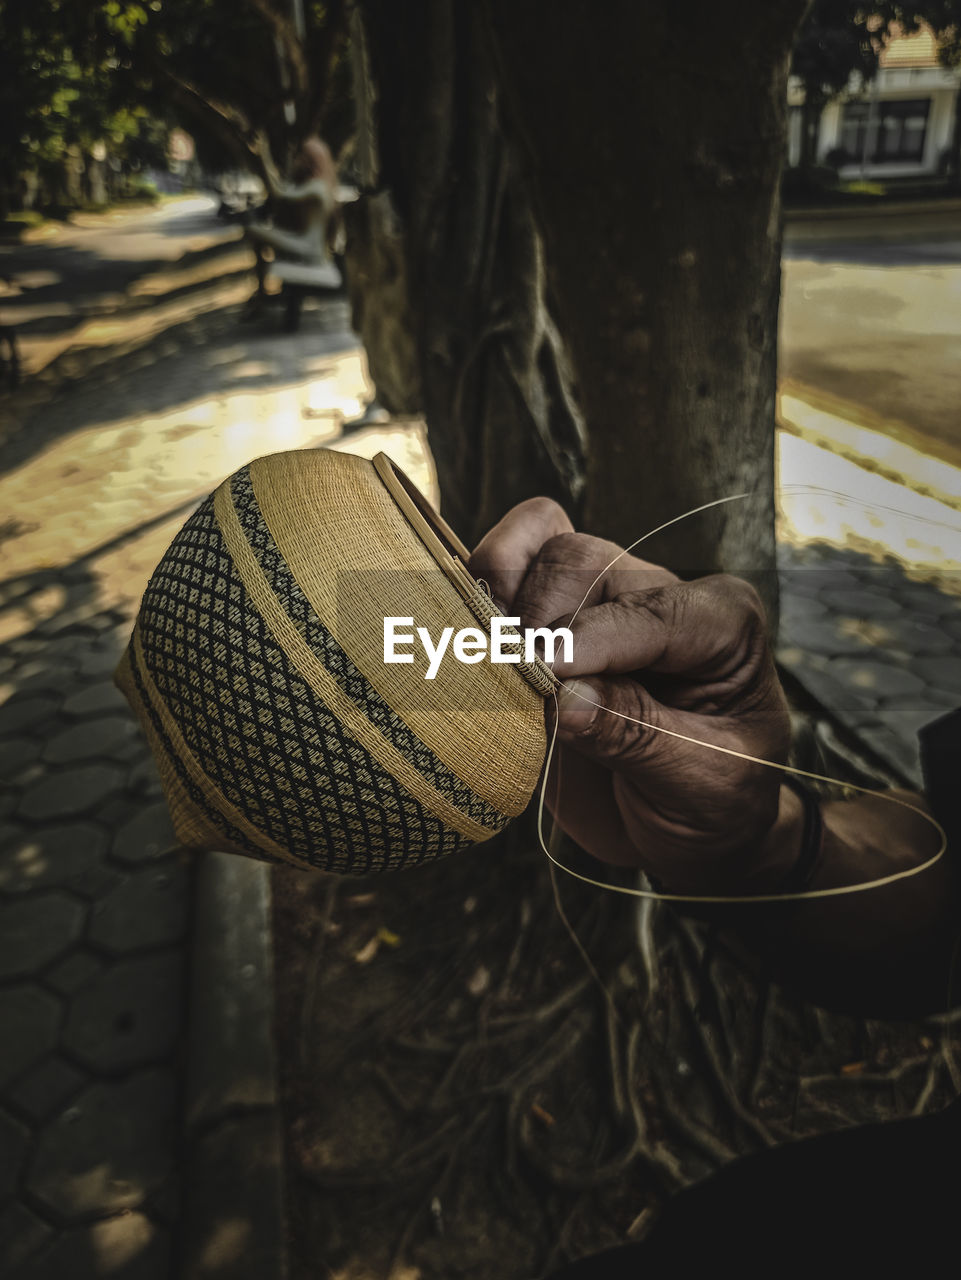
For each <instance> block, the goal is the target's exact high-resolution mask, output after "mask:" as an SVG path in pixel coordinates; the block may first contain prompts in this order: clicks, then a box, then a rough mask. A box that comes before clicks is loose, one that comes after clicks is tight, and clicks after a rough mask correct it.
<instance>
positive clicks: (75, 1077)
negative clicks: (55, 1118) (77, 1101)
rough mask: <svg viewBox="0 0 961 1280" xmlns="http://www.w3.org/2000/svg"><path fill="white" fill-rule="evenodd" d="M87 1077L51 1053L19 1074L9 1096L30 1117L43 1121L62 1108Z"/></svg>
mask: <svg viewBox="0 0 961 1280" xmlns="http://www.w3.org/2000/svg"><path fill="white" fill-rule="evenodd" d="M87 1079H88V1077H87V1076H86V1075H85V1074H84V1072H82V1071H78V1070H77V1068H76V1067H74V1066H71V1064H70V1063H69V1062H65V1061H64V1059H63V1058H61V1057H58V1056H57V1055H56V1054H51V1056H50V1057H49V1058H45V1059H44V1061H43V1062H41V1063H38V1064H37V1066H35V1067H32V1068H31V1069H30V1070H29V1071H28V1072H27V1073H26V1075H23V1076H21V1077H20V1079H19V1080H18V1081H17V1083H16V1084H15V1085H13V1086H12V1088H11V1089H10V1090H9V1094H8V1096H9V1098H10V1101H11V1102H12V1103H15V1104H16V1106H17V1107H18V1108H19V1109H20V1110H21V1111H24V1112H26V1114H27V1115H28V1116H30V1118H31V1119H32V1120H34V1121H40V1120H46V1119H47V1118H48V1117H49V1116H51V1115H53V1113H54V1112H55V1111H61V1110H62V1109H63V1108H64V1107H65V1106H66V1104H67V1103H68V1102H69V1101H70V1099H71V1098H72V1097H73V1095H74V1094H75V1093H77V1091H78V1090H79V1089H80V1087H81V1086H82V1085H83V1084H85V1083H86V1081H87Z"/></svg>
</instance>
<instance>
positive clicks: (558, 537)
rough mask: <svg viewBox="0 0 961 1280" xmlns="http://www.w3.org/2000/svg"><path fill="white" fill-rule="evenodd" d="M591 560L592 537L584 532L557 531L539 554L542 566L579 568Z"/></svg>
mask: <svg viewBox="0 0 961 1280" xmlns="http://www.w3.org/2000/svg"><path fill="white" fill-rule="evenodd" d="M589 560H590V538H588V537H587V535H586V534H583V533H573V532H571V533H555V534H554V536H553V537H552V538H548V539H547V541H546V542H545V543H544V545H543V546H542V547H541V549H540V551H539V552H538V554H537V563H538V566H539V567H541V568H550V569H555V568H561V569H578V568H581V567H582V566H583V565H585V564H587V563H588V562H589Z"/></svg>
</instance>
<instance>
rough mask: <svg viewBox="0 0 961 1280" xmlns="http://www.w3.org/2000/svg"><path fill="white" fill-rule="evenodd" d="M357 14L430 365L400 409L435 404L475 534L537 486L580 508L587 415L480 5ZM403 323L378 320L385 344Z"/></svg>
mask: <svg viewBox="0 0 961 1280" xmlns="http://www.w3.org/2000/svg"><path fill="white" fill-rule="evenodd" d="M361 11H362V14H363V19H364V33H365V38H366V43H367V52H368V54H369V65H370V72H371V78H372V80H373V85H374V88H375V91H376V137H377V146H378V153H379V155H378V159H379V173H378V180H379V182H380V183H381V184H382V185H383V186H385V187H386V188H387V189H388V190H389V191H390V194H391V196H392V199H393V204H394V207H395V208H396V211H397V214H398V216H399V219H400V222H401V235H402V240H403V257H404V270H405V274H406V279H407V295H408V303H409V312H408V314H409V316H410V317H412V319H413V326H414V339H415V342H414V347H415V350H416V354H417V362H418V366H419V368H418V370H417V373H418V374H419V376H418V377H415V376H413V374H412V375H411V376H409V377H408V378H407V379H406V382H407V385H408V386H410V387H412V388H413V387H416V386H418V385H419V388H420V400H421V403H420V404H411V405H407V406H404V405H402V404H398V403H394V404H392V405H391V406H390V407H392V408H394V409H399V408H405V407H406V408H409V409H419V408H422V409H423V411H424V412H425V414H426V417H427V423H428V430H429V433H430V442H431V449H432V451H433V454H434V458H435V461H436V464H437V469H438V478H439V481H440V488H441V493H442V497H443V506H444V511H445V514H446V516H447V518H448V520H449V521H450V522H451V524H452V525H453V526H454V528H456V529H457V531H458V532H459V533H460V534H461V536H462V537H463V538H465V540H466V541H468V542H470V541H472V540H476V539H477V538H478V537H479V536H480V535H482V534H483V533H484V532H485V531H486V530H487V529H488V528H489V527H490V525H491V524H492V523H493V522H494V521H496V520H497V519H499V517H500V516H501V515H502V514H503V513H504V512H505V511H506V510H507V509H508V508H509V507H511V506H512V505H514V503H516V502H519V501H521V500H522V499H524V498H527V497H530V496H532V495H534V494H538V493H545V494H548V495H550V496H552V497H555V498H557V499H558V500H559V501H561V502H562V503H563V504H564V505H565V506H566V507H567V508H568V509H569V510H571V511H572V514H574V515H576V514H577V508H578V504H579V499H580V495H581V491H582V487H583V452H584V442H583V434H582V424H581V419H580V415H579V412H578V409H577V406H576V403H575V400H574V396H573V394H572V390H571V387H570V382H569V376H568V372H567V368H566V361H565V355H564V351H563V348H562V344H561V341H560V337H559V335H558V332H557V330H556V328H555V326H554V324H553V322H552V320H551V317H550V314H549V312H548V308H547V305H546V301H545V274H544V259H543V252H542V246H541V241H540V237H539V235H538V232H537V230H536V226H535V223H534V220H533V217H532V215H531V210H530V206H529V203H528V200H527V197H526V194H525V192H524V189H523V184H522V182H521V180H520V174H519V172H518V169H517V165H516V162H515V157H514V153H513V150H512V148H511V147H510V146H509V145H507V144H505V141H504V137H503V122H502V118H501V102H500V95H499V93H498V90H497V87H496V82H495V78H494V72H493V66H492V62H491V59H490V56H489V50H488V42H487V38H486V30H485V24H484V22H483V21H482V15H481V13H480V10H479V8H478V6H476V5H464V4H458V3H456V0H408V3H405V4H403V5H397V4H395V3H393V2H392V0H363V3H362V5H361ZM368 280H369V294H370V296H369V301H368V302H366V303H365V305H364V308H363V310H364V311H365V312H366V313H367V315H368V316H369V317H370V316H371V314H372V311H373V309H374V308H379V307H380V305H381V301H382V296H383V291H382V290H380V289H379V287H378V278H377V272H376V270H371V271H370V272H369V273H368ZM388 292H389V291H388ZM394 292H395V294H396V280H395V281H394ZM402 310H403V309H402V308H400V307H399V306H398V314H399V315H401V319H400V320H399V322H398V324H402V323H403V319H402ZM398 324H394V325H391V323H390V322H389V321H388V320H387V319H386V318H385V317H384V315H383V314H381V316H380V317H379V328H380V340H381V341H383V340H385V339H386V340H389V339H390V335H391V332H392V331H393V332H394V333H396V332H397V329H398ZM363 336H364V337H365V340H367V341H368V342H369V341H370V338H369V335H368V334H367V333H364V334H363ZM370 355H371V363H372V366H375V367H376V366H378V365H380V366H386V365H388V364H390V363H391V360H393V368H394V374H395V375H396V373H397V369H396V360H395V359H393V357H391V358H390V359H388V357H387V356H386V355H385V353H384V352H383V351H377V350H371V351H370ZM375 376H376V375H375ZM403 381H404V379H400V378H399V377H396V376H394V377H393V378H392V382H393V384H395V385H396V384H398V383H400V382H403Z"/></svg>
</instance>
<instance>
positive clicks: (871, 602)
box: [818, 587, 901, 619]
mask: <svg viewBox="0 0 961 1280" xmlns="http://www.w3.org/2000/svg"><path fill="white" fill-rule="evenodd" d="M818 599H819V600H820V601H822V603H823V604H824V605H826V606H827V608H829V609H830V610H831V611H832V612H833V613H840V614H844V616H845V617H848V618H871V619H875V618H877V619H881V618H898V617H900V616H901V606H900V604H898V602H897V600H895V599H893V598H892V597H891V596H890V595H888V594H887V593H886V592H885V591H881V590H878V591H871V590H868V589H866V588H864V587H862V588H861V589H860V590H859V589H858V588H853V589H852V590H850V591H846V590H835V589H833V588H829V589H827V590H824V591H821V592H819V594H818Z"/></svg>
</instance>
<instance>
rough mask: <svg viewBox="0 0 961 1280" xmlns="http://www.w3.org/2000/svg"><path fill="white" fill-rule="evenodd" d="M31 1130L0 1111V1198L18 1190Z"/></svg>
mask: <svg viewBox="0 0 961 1280" xmlns="http://www.w3.org/2000/svg"><path fill="white" fill-rule="evenodd" d="M29 1142H30V1131H29V1129H27V1128H25V1127H24V1126H23V1125H22V1124H20V1123H19V1122H18V1121H16V1120H14V1119H13V1117H12V1116H8V1115H7V1113H6V1112H5V1111H0V1200H2V1199H3V1198H4V1197H5V1196H8V1195H10V1194H11V1192H13V1191H15V1190H16V1187H17V1183H18V1181H19V1180H20V1166H21V1165H22V1164H23V1158H24V1156H25V1154H26V1151H27V1144H28V1143H29Z"/></svg>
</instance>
